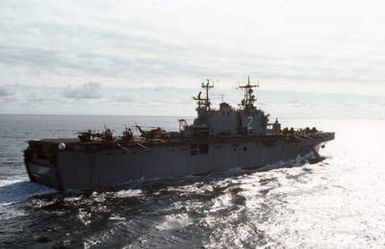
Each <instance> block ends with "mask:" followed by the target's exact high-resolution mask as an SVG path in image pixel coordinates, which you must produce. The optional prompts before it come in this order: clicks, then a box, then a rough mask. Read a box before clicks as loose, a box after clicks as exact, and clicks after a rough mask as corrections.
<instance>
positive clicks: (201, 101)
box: [193, 79, 214, 111]
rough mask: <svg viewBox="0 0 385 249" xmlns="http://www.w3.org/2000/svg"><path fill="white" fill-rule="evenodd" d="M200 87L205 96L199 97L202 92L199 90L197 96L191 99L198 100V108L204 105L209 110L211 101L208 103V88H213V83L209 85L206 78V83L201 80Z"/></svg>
mask: <svg viewBox="0 0 385 249" xmlns="http://www.w3.org/2000/svg"><path fill="white" fill-rule="evenodd" d="M201 87H202V88H203V89H205V91H206V97H205V98H201V94H202V92H199V94H198V96H197V97H193V99H194V100H197V101H198V109H200V108H202V107H204V108H205V109H206V110H207V111H210V104H211V103H210V98H209V90H210V89H211V88H214V84H212V85H210V80H209V79H207V83H206V84H205V83H204V82H202V85H201Z"/></svg>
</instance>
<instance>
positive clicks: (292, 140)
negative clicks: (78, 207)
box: [25, 81, 334, 190]
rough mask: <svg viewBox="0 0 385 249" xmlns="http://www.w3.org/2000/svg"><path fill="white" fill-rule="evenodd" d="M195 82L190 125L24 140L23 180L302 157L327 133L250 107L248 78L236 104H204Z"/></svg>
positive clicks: (253, 165)
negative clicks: (285, 125)
mask: <svg viewBox="0 0 385 249" xmlns="http://www.w3.org/2000/svg"><path fill="white" fill-rule="evenodd" d="M212 87H213V86H212V85H210V83H209V82H207V84H203V83H202V88H203V89H205V90H206V97H205V98H202V97H201V93H199V94H198V97H196V98H194V99H195V100H196V101H197V104H198V107H197V113H198V116H197V118H196V119H195V121H194V124H192V125H186V124H185V122H182V121H181V124H182V123H183V124H184V125H181V129H180V131H179V132H178V133H175V132H174V133H172V132H165V131H163V130H161V129H154V130H151V131H143V130H142V129H141V128H140V127H139V129H140V131H141V132H142V136H141V137H133V136H132V134H130V131H126V133H124V134H123V136H122V137H113V136H112V133H111V132H110V130H108V129H107V130H106V132H105V133H103V134H91V133H84V134H82V135H81V136H79V139H43V140H39V141H29V147H28V148H27V149H26V150H25V165H26V168H27V172H28V175H29V177H30V179H31V181H35V182H39V183H41V184H44V185H47V186H50V187H54V188H57V189H59V190H69V189H93V188H101V187H110V186H114V185H119V184H123V183H124V182H127V181H130V180H135V179H153V178H168V177H180V176H187V175H201V174H209V173H212V172H217V171H225V170H228V169H233V168H240V169H257V168H261V167H263V166H265V165H266V164H271V163H274V162H277V161H280V160H288V159H293V158H296V157H297V156H298V155H300V156H305V155H307V154H308V153H310V152H315V153H317V152H318V149H319V148H320V146H321V145H323V144H324V143H325V142H326V141H329V140H332V139H334V133H331V132H319V131H317V130H316V129H312V130H310V129H304V130H300V131H294V130H289V129H286V130H281V128H280V127H281V125H280V124H279V122H278V120H276V122H275V123H273V124H269V123H268V115H265V113H264V112H263V111H262V110H259V109H257V108H256V107H255V106H254V101H255V97H254V95H253V88H254V87H255V85H251V84H250V81H248V83H247V84H246V85H244V86H241V87H240V88H242V89H244V91H245V97H244V99H243V100H242V101H241V107H240V108H239V109H234V108H232V107H231V106H230V105H229V104H227V103H221V104H220V107H219V109H217V110H213V109H211V105H210V100H209V96H208V91H209V89H210V88H212Z"/></svg>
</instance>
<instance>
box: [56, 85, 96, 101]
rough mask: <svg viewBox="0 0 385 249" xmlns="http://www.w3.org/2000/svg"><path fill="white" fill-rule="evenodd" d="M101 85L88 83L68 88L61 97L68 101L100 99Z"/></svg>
mask: <svg viewBox="0 0 385 249" xmlns="http://www.w3.org/2000/svg"><path fill="white" fill-rule="evenodd" d="M101 88H102V85H101V84H100V83H98V82H88V83H84V84H82V85H80V86H77V87H72V86H68V87H67V88H66V89H65V90H64V93H63V96H64V97H66V98H70V99H99V98H101V97H102V93H101Z"/></svg>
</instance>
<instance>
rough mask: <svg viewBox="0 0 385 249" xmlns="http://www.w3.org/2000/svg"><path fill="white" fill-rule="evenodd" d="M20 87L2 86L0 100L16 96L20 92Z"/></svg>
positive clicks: (0, 87)
mask: <svg viewBox="0 0 385 249" xmlns="http://www.w3.org/2000/svg"><path fill="white" fill-rule="evenodd" d="M18 87H19V86H18V85H17V84H15V85H4V86H0V98H1V97H12V96H15V95H16V93H17V90H18Z"/></svg>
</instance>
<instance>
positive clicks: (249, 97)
mask: <svg viewBox="0 0 385 249" xmlns="http://www.w3.org/2000/svg"><path fill="white" fill-rule="evenodd" d="M255 87H259V84H257V85H252V84H251V83H250V76H248V77H247V84H246V85H243V86H242V85H241V86H239V88H240V89H243V91H244V98H243V99H242V102H241V106H243V107H244V108H248V107H254V102H255V101H256V98H255V95H253V92H254V90H253V88H255Z"/></svg>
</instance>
